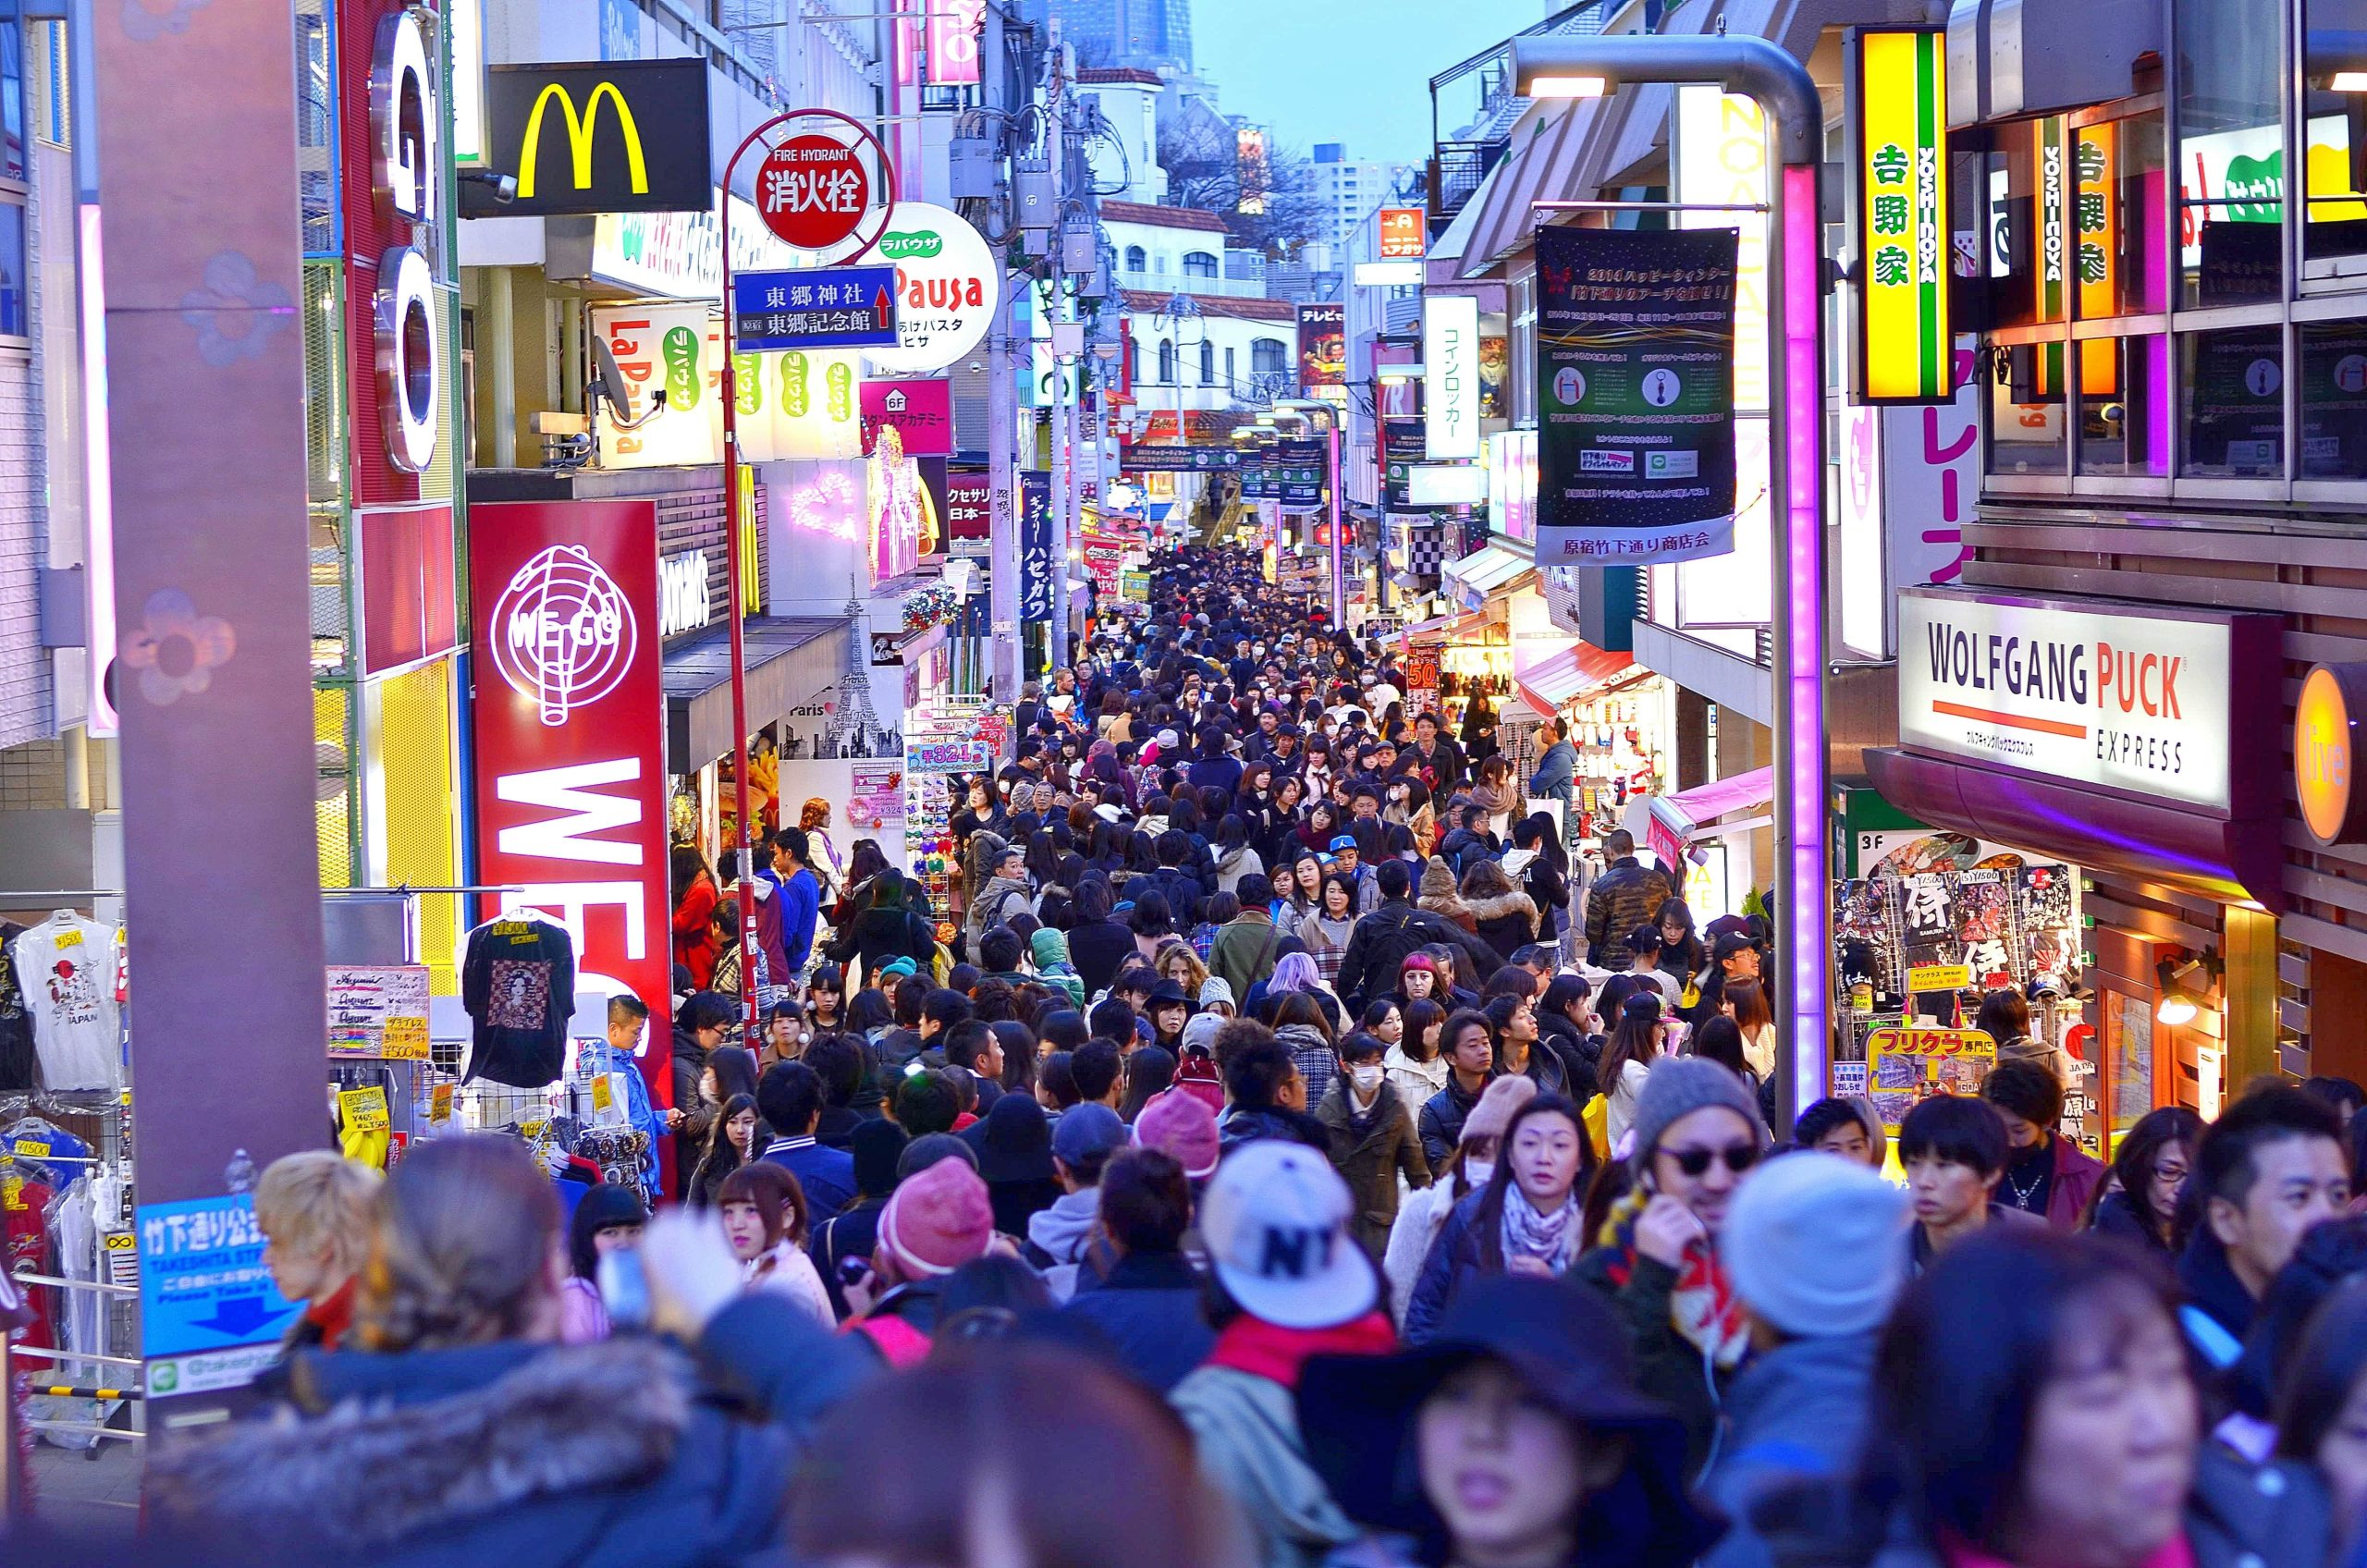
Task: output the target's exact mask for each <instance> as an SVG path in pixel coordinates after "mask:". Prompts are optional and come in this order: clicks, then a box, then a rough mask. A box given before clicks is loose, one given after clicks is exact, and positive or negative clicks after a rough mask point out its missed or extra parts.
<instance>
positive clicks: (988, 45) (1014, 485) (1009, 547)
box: [978, 5, 1026, 707]
mask: <svg viewBox="0 0 2367 1568" xmlns="http://www.w3.org/2000/svg"><path fill="white" fill-rule="evenodd" d="M986 18H987V30H986V40H985V48H984V49H983V50H982V51H981V55H982V58H983V59H984V61H985V68H984V69H982V70H981V71H980V72H979V73H978V84H979V90H980V92H979V95H980V97H981V98H982V99H983V100H984V101H985V104H986V107H987V112H988V114H989V115H990V116H999V115H1006V114H1008V113H1009V112H1010V110H1011V107H1012V106H1011V105H1010V104H1006V103H1005V102H1004V101H1003V99H1004V89H1005V87H1006V85H1007V84H1008V82H1009V80H1010V76H1011V73H1010V69H1009V65H1008V62H1007V60H1006V58H1005V55H1004V48H1005V43H1004V38H1003V17H1002V7H1001V6H1000V5H989V6H987V8H986ZM1015 206H1016V203H1015V202H1014V203H1013V204H1012V208H1013V210H1015ZM996 264H997V265H999V266H1000V265H1003V264H1004V263H1003V262H1002V260H1001V258H1000V255H999V256H998V258H997V263H996ZM1002 285H1003V287H1002V304H1001V305H1000V307H998V308H997V310H996V311H995V320H994V324H993V325H991V326H989V327H988V328H987V497H988V500H989V502H990V504H991V507H992V513H991V520H990V521H989V524H988V526H989V528H990V530H991V535H990V540H989V544H988V547H987V549H988V553H987V567H988V572H987V578H988V582H987V619H988V622H989V624H988V627H987V633H988V634H987V646H988V647H989V648H990V649H992V650H993V651H992V653H991V654H989V655H988V657H989V658H990V660H991V661H992V662H991V663H990V664H989V665H988V666H987V669H988V672H989V677H988V681H987V694H988V695H989V696H991V697H992V698H993V699H994V701H995V702H996V703H997V704H1000V705H1002V706H1006V707H1007V706H1009V705H1011V704H1013V703H1016V702H1018V701H1019V513H1018V499H1019V496H1018V489H1019V476H1018V475H1017V474H1016V473H1015V472H1012V449H1011V440H1012V425H1013V423H1015V421H1014V418H1013V415H1014V411H1015V410H1014V408H1013V405H1012V377H1013V376H1015V375H1016V374H1018V372H1017V368H1016V366H1015V364H1014V363H1013V361H1012V343H1013V341H1014V333H1013V330H1012V323H1013V322H1015V321H1016V320H1017V319H1018V315H1019V291H1020V290H1021V289H1022V288H1025V287H1026V282H1025V279H1024V277H1014V276H1012V275H1011V274H1010V273H1009V272H1008V271H1006V272H1005V274H1004V276H1003V280H1002Z"/></svg>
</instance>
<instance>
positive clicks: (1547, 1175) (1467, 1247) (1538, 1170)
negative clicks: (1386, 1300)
mask: <svg viewBox="0 0 2367 1568" xmlns="http://www.w3.org/2000/svg"><path fill="white" fill-rule="evenodd" d="M1473 1114H1474V1115H1475V1116H1476V1115H1478V1112H1477V1111H1475V1112H1474V1113H1473ZM1497 1148H1498V1150H1499V1151H1500V1152H1499V1154H1498V1157H1497V1159H1496V1165H1495V1169H1494V1170H1493V1171H1491V1172H1490V1175H1489V1177H1488V1181H1487V1182H1486V1184H1485V1185H1483V1186H1480V1187H1478V1189H1476V1190H1475V1191H1473V1192H1472V1193H1471V1194H1470V1195H1469V1196H1467V1197H1466V1198H1465V1199H1464V1200H1463V1201H1462V1202H1460V1203H1458V1204H1456V1205H1455V1206H1454V1208H1453V1212H1451V1213H1450V1214H1448V1216H1447V1218H1446V1222H1445V1224H1444V1225H1442V1226H1441V1228H1440V1230H1439V1234H1438V1239H1437V1240H1436V1241H1434V1242H1432V1243H1430V1250H1429V1255H1428V1256H1427V1257H1425V1259H1424V1260H1423V1263H1422V1271H1421V1274H1420V1275H1419V1276H1418V1277H1417V1279H1416V1280H1415V1283H1414V1292H1413V1295H1412V1296H1411V1297H1410V1298H1409V1299H1408V1300H1407V1302H1406V1304H1405V1329H1404V1341H1405V1343H1407V1344H1409V1345H1417V1344H1421V1343H1423V1342H1424V1341H1427V1340H1429V1339H1430V1338H1431V1337H1432V1336H1433V1335H1434V1334H1435V1333H1436V1332H1437V1331H1438V1327H1439V1325H1440V1324H1441V1322H1442V1321H1444V1320H1445V1317H1446V1309H1447V1307H1448V1305H1449V1304H1451V1303H1452V1302H1453V1300H1454V1298H1455V1296H1456V1294H1457V1293H1458V1292H1461V1291H1462V1290H1463V1289H1464V1288H1465V1287H1466V1286H1467V1285H1468V1284H1469V1283H1470V1282H1471V1281H1472V1280H1476V1279H1480V1278H1483V1277H1485V1276H1488V1275H1495V1274H1523V1275H1530V1276H1534V1277H1537V1278H1540V1279H1548V1280H1550V1279H1554V1278H1557V1277H1559V1276H1560V1275H1562V1274H1564V1273H1566V1272H1567V1271H1568V1270H1569V1268H1570V1267H1571V1265H1572V1264H1574V1263H1576V1261H1577V1259H1578V1256H1579V1255H1580V1254H1581V1253H1583V1252H1584V1251H1585V1248H1586V1234H1585V1231H1586V1224H1585V1219H1584V1217H1583V1210H1584V1199H1585V1193H1586V1179H1587V1177H1588V1176H1589V1175H1590V1174H1591V1173H1592V1168H1593V1165H1594V1147H1593V1145H1592V1144H1591V1143H1590V1142H1589V1141H1588V1138H1587V1134H1586V1126H1585V1123H1584V1122H1583V1121H1581V1120H1580V1118H1579V1115H1578V1108H1577V1107H1576V1105H1574V1104H1572V1103H1571V1101H1570V1100H1569V1099H1568V1098H1566V1097H1565V1096H1561V1095H1539V1096H1536V1097H1535V1098H1533V1099H1531V1100H1529V1101H1528V1103H1527V1104H1526V1105H1523V1106H1522V1107H1521V1108H1520V1109H1517V1110H1515V1111H1514V1112H1513V1115H1512V1120H1511V1121H1509V1122H1508V1123H1507V1124H1506V1125H1505V1128H1504V1133H1503V1136H1502V1139H1500V1140H1499V1141H1498V1144H1497Z"/></svg>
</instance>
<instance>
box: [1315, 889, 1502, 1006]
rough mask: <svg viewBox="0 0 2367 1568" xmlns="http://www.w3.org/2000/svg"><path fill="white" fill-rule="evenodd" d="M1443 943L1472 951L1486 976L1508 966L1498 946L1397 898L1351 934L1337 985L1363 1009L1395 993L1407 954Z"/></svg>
mask: <svg viewBox="0 0 2367 1568" xmlns="http://www.w3.org/2000/svg"><path fill="white" fill-rule="evenodd" d="M1439 942H1444V943H1447V944H1449V945H1451V946H1453V947H1457V948H1461V949H1463V950H1464V951H1465V952H1466V953H1469V954H1470V955H1471V957H1472V959H1473V960H1474V961H1475V962H1477V963H1478V968H1479V973H1480V974H1494V973H1495V972H1496V971H1497V970H1498V969H1499V968H1500V967H1502V963H1503V960H1502V958H1501V957H1499V956H1498V955H1497V952H1496V949H1493V948H1491V947H1490V946H1489V945H1488V944H1487V943H1485V942H1483V941H1481V940H1480V939H1479V938H1478V937H1475V936H1473V935H1472V934H1471V933H1469V932H1468V931H1466V930H1465V929H1464V928H1463V927H1462V926H1460V925H1456V924H1455V923H1454V922H1453V921H1452V920H1449V919H1447V918H1446V917H1445V916H1444V915H1441V914H1434V913H1431V912H1430V911H1429V910H1426V909H1416V908H1415V907H1414V906H1413V905H1412V904H1409V903H1406V902H1404V900H1392V901H1390V902H1388V903H1384V904H1382V905H1381V906H1380V908H1379V909H1377V910H1375V911H1373V912H1372V913H1370V914H1367V915H1366V916H1365V917H1364V918H1363V919H1361V920H1359V921H1357V922H1356V925H1355V929H1354V930H1352V931H1350V932H1349V933H1348V949H1347V951H1345V952H1343V953H1342V954H1341V955H1340V977H1339V979H1338V980H1337V981H1336V982H1335V983H1334V984H1333V985H1332V987H1331V988H1332V989H1333V990H1334V991H1336V992H1338V993H1339V995H1340V999H1341V1000H1342V1001H1344V1002H1346V1003H1347V1004H1348V1005H1349V1006H1350V1007H1351V1008H1362V1007H1363V1006H1364V1005H1365V1004H1366V1003H1367V1002H1368V1001H1370V1000H1371V999H1372V998H1374V997H1380V996H1387V995H1388V994H1389V987H1390V986H1393V985H1395V984H1396V983H1397V971H1398V968H1399V966H1400V965H1402V964H1404V962H1405V955H1406V954H1407V953H1410V952H1412V951H1413V950H1414V949H1417V948H1427V947H1429V946H1431V945H1432V944H1434V943H1439Z"/></svg>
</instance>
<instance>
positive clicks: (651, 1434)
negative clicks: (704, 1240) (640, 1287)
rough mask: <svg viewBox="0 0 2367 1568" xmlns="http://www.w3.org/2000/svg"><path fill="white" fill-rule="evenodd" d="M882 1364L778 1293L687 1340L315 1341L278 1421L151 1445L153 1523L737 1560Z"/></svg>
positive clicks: (538, 1557) (436, 1556) (521, 1552)
mask: <svg viewBox="0 0 2367 1568" xmlns="http://www.w3.org/2000/svg"><path fill="white" fill-rule="evenodd" d="M870 1368H871V1360H870V1358H868V1357H866V1356H865V1354H863V1353H862V1352H860V1351H858V1350H856V1349H854V1348H853V1346H852V1342H851V1341H847V1340H843V1339H840V1337H839V1336H837V1335H835V1334H833V1333H831V1332H829V1331H828V1330H827V1329H823V1328H821V1327H820V1326H819V1325H817V1324H816V1323H815V1322H814V1321H813V1320H812V1319H811V1318H809V1317H806V1316H805V1315H804V1314H803V1313H802V1312H800V1311H799V1310H798V1309H797V1308H796V1307H795V1306H793V1305H791V1304H790V1302H789V1301H788V1299H787V1298H786V1297H784V1296H781V1295H779V1294H778V1293H777V1292H753V1293H751V1294H748V1295H744V1296H742V1297H740V1298H738V1299H737V1300H735V1301H733V1302H732V1303H731V1304H730V1305H728V1306H726V1307H725V1308H724V1309H723V1310H722V1311H721V1312H720V1313H718V1314H717V1316H716V1317H715V1319H714V1321H713V1322H711V1323H709V1324H708V1325H707V1328H706V1331H705V1333H704V1334H703V1335H702V1336H700V1339H699V1341H698V1344H697V1346H696V1347H695V1349H694V1351H693V1355H691V1356H687V1357H686V1356H685V1355H683V1354H681V1353H679V1352H677V1351H674V1350H672V1349H669V1348H668V1347H667V1346H665V1345H663V1344H660V1343H658V1342H656V1341H650V1340H644V1339H630V1338H628V1339H614V1340H607V1341H602V1342H601V1343H598V1344H590V1345H576V1346H558V1345H544V1344H529V1343H524V1342H521V1341H502V1342H499V1343H496V1344H488V1345H471V1346H466V1347H463V1348H460V1349H455V1350H440V1351H414V1352H411V1353H407V1354H395V1355H374V1354H362V1353H359V1352H340V1353H337V1354H328V1355H322V1354H315V1353H310V1352H307V1353H304V1354H300V1355H299V1356H297V1357H296V1359H295V1361H294V1363H293V1364H292V1365H291V1366H290V1369H289V1372H290V1376H289V1379H288V1388H289V1391H290V1395H291V1403H290V1404H288V1405H287V1406H284V1407H281V1408H280V1409H279V1410H278V1411H277V1412H276V1415H275V1417H274V1418H273V1419H269V1420H256V1421H250V1422H245V1423H241V1424H239V1425H237V1426H233V1427H226V1428H223V1429H221V1430H220V1431H218V1432H216V1433H215V1434H213V1435H212V1436H210V1437H207V1438H205V1439H194V1438H192V1439H185V1440H183V1441H181V1442H178V1443H175V1444H173V1445H171V1446H170V1447H169V1448H168V1449H160V1450H159V1451H158V1452H156V1453H154V1454H152V1455H150V1456H149V1461H148V1491H147V1498H146V1501H147V1506H148V1509H149V1521H148V1523H149V1526H150V1528H151V1529H155V1530H160V1531H167V1532H169V1534H167V1535H163V1536H161V1537H160V1538H168V1539H174V1540H178V1541H182V1542H192V1541H194V1542H203V1541H205V1540H208V1539H209V1538H212V1539H219V1540H220V1541H222V1542H223V1543H224V1544H225V1545H227V1544H229V1543H231V1542H234V1541H235V1542H236V1543H237V1544H238V1545H239V1548H240V1549H241V1550H244V1551H247V1552H250V1553H251V1554H252V1557H251V1560H253V1561H258V1562H264V1561H300V1560H309V1559H310V1558H312V1557H314V1556H317V1557H319V1559H320V1560H321V1561H325V1562H326V1561H337V1562H369V1563H371V1564H373V1565H374V1568H397V1565H400V1568H412V1565H426V1564H435V1565H438V1568H442V1565H446V1564H448V1565H450V1568H464V1565H475V1564H483V1563H488V1562H494V1563H499V1564H501V1565H502V1568H543V1565H546V1564H548V1565H551V1568H558V1565H559V1564H568V1565H570V1568H669V1565H672V1564H683V1565H686V1568H687V1565H691V1564H703V1563H710V1562H737V1561H739V1560H740V1559H741V1558H742V1557H745V1556H747V1555H749V1554H751V1553H754V1552H757V1551H760V1550H764V1549H766V1548H767V1547H769V1546H771V1545H773V1544H774V1543H775V1542H776V1541H777V1540H778V1539H779V1533H780V1513H781V1506H782V1501H783V1493H784V1491H785V1490H786V1488H787V1485H788V1480H789V1475H790V1471H791V1467H792V1466H793V1464H795V1461H796V1457H797V1452H798V1449H799V1448H800V1446H801V1445H802V1443H803V1439H804V1438H805V1435H806V1433H807V1432H808V1431H809V1430H810V1428H811V1427H812V1425H813V1423H814V1422H815V1421H816V1420H817V1419H818V1418H819V1417H820V1416H821V1415H822V1414H823V1413H824V1412H825V1411H827V1410H828V1408H829V1407H830V1406H831V1405H833V1404H835V1403H838V1402H839V1401H840V1399H842V1398H844V1397H846V1396H847V1395H848V1394H849V1393H850V1392H852V1391H853V1390H856V1389H858V1388H860V1387H861V1386H862V1384H863V1383H864V1382H865V1380H866V1379H867V1378H868V1376H869V1373H870ZM743 1412H744V1414H743ZM226 1561H227V1559H226Z"/></svg>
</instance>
